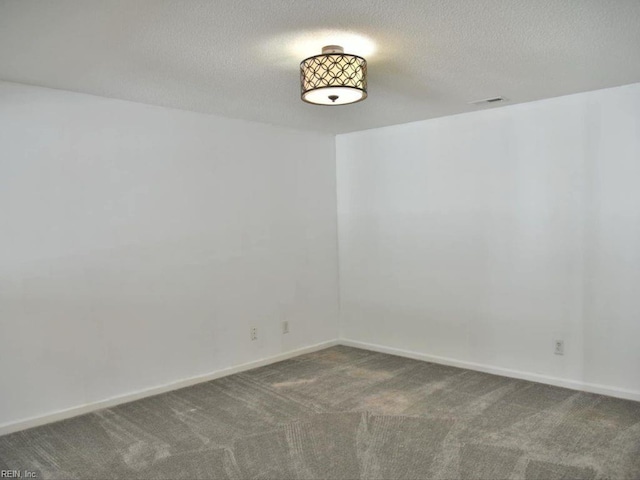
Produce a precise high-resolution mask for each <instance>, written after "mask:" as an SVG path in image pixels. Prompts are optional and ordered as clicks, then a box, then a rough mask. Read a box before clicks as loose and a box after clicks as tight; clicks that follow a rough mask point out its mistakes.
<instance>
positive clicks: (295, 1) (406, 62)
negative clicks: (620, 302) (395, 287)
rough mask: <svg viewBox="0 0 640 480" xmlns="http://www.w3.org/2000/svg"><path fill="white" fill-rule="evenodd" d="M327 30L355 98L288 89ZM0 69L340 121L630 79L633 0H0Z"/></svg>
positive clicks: (634, 71)
mask: <svg viewBox="0 0 640 480" xmlns="http://www.w3.org/2000/svg"><path fill="white" fill-rule="evenodd" d="M330 31H334V32H333V34H332V33H331V32H330ZM359 36H362V37H364V38H362V39H359ZM367 40H368V41H367ZM327 43H344V44H345V45H344V46H345V47H346V49H347V50H349V53H355V54H367V57H368V60H369V98H368V99H367V100H366V101H364V102H362V103H359V104H354V105H348V106H340V107H318V106H313V105H307V104H305V103H303V102H302V101H301V100H300V98H299V78H298V65H299V62H300V60H302V58H303V57H304V56H309V55H315V54H317V53H319V52H320V49H321V47H322V46H323V45H324V44H327ZM349 47H351V48H349ZM372 47H374V48H372ZM372 50H374V51H373V52H372ZM0 79H2V80H7V81H13V82H21V83H27V84H33V85H41V86H45V87H53V88H60V89H65V90H72V91H77V92H85V93H91V94H95V95H101V96H105V97H114V98H121V99H126V100H132V101H136V102H143V103H149V104H156V105H164V106H169V107H176V108H182V109H186V110H194V111H199V112H209V113H215V114H219V115H223V116H227V117H233V118H243V119H248V120H257V121H261V122H267V123H272V124H277V125H285V126H291V127H295V128H303V129H312V130H321V131H326V132H333V133H342V132H349V131H354V130H363V129H367V128H372V127H379V126H384V125H391V124H397V123H404V122H409V121H414V120H421V119H427V118H433V117H439V116H443V115H450V114H454V113H460V112H466V111H473V110H477V109H478V108H496V107H494V106H491V107H476V106H471V105H468V102H470V101H472V100H477V99H482V98H487V97H491V96H496V95H502V96H504V97H507V98H508V99H509V100H510V102H511V103H519V102H527V101H531V100H537V99H541V98H548V97H554V96H559V95H564V94H569V93H575V92H582V91H587V90H595V89H599V88H604V87H611V86H617V85H623V84H628V83H635V82H640V0H415V1H408V0H387V1H379V0H377V1H376V0H368V1H365V0H323V1H318V0H313V1H311V0H254V1H249V0H209V1H197V0H186V1H185V0H183V1H170V0H100V1H91V0H55V1H50V0H41V1H38V0H0Z"/></svg>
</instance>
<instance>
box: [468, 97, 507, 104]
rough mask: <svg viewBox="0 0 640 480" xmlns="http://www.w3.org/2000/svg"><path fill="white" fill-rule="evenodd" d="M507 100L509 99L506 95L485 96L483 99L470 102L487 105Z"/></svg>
mask: <svg viewBox="0 0 640 480" xmlns="http://www.w3.org/2000/svg"><path fill="white" fill-rule="evenodd" d="M506 101H507V99H506V98H504V97H491V98H483V99H482V100H476V101H474V102H469V105H486V104H490V103H501V102H506Z"/></svg>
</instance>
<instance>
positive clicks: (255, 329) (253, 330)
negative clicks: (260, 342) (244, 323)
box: [251, 327, 258, 341]
mask: <svg viewBox="0 0 640 480" xmlns="http://www.w3.org/2000/svg"><path fill="white" fill-rule="evenodd" d="M257 339H258V327H251V340H252V341H253V340H257Z"/></svg>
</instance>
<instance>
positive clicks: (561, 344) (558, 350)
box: [553, 340, 564, 355]
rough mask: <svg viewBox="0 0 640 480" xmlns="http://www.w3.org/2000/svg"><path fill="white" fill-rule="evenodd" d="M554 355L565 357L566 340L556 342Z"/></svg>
mask: <svg viewBox="0 0 640 480" xmlns="http://www.w3.org/2000/svg"><path fill="white" fill-rule="evenodd" d="M553 353H555V354H556V355H564V340H556V349H555V351H554V352H553Z"/></svg>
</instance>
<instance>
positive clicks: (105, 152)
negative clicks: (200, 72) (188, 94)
mask: <svg viewBox="0 0 640 480" xmlns="http://www.w3.org/2000/svg"><path fill="white" fill-rule="evenodd" d="M334 147H335V145H334V139H333V137H332V136H329V135H320V134H314V133H305V132H299V131H293V130H287V129H283V128H277V127H271V126H267V125H260V124H255V123H249V122H243V121H234V120H227V119H221V118H217V117H214V116H207V115H201V114H196V113H190V112H183V111H177V110H171V109H166V108H159V107H152V106H145V105H140V104H135V103H129V102H124V101H118V100H111V99H106V98H98V97H92V96H87V95H80V94H74V93H68V92H62V91H56V90H48V89H42V88H35V87H27V86H20V85H15V84H9V83H0V339H1V342H2V347H1V348H0V389H1V391H0V426H1V425H2V424H9V423H13V422H15V421H18V420H21V419H25V418H29V417H37V416H40V415H46V414H49V413H51V412H54V411H57V410H62V409H66V408H71V407H76V406H79V405H84V404H88V403H93V402H97V401H100V400H104V399H107V398H110V397H114V396H119V395H125V394H128V393H129V392H132V391H138V390H144V389H147V388H151V387H155V386H158V385H162V384H167V383H171V382H174V381H178V380H181V379H184V378H187V377H192V376H196V375H202V374H207V373H210V372H213V371H217V370H220V369H223V368H226V367H230V366H234V365H239V364H242V363H245V362H249V361H252V360H256V359H261V358H265V357H269V356H273V355H276V354H279V353H281V352H287V351H291V350H294V349H297V348H300V347H304V346H309V345H312V344H316V343H319V342H323V341H327V340H332V339H335V338H336V337H337V332H338V325H337V321H338V297H337V295H338V281H337V242H336V236H337V233H336V194H335V161H334V151H335V150H334ZM284 319H287V320H289V321H290V329H291V332H290V333H289V334H288V335H282V334H281V324H280V322H281V321H282V320H284ZM250 325H255V326H257V327H258V329H259V331H258V333H259V339H258V341H256V342H251V341H250V340H249V328H250Z"/></svg>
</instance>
